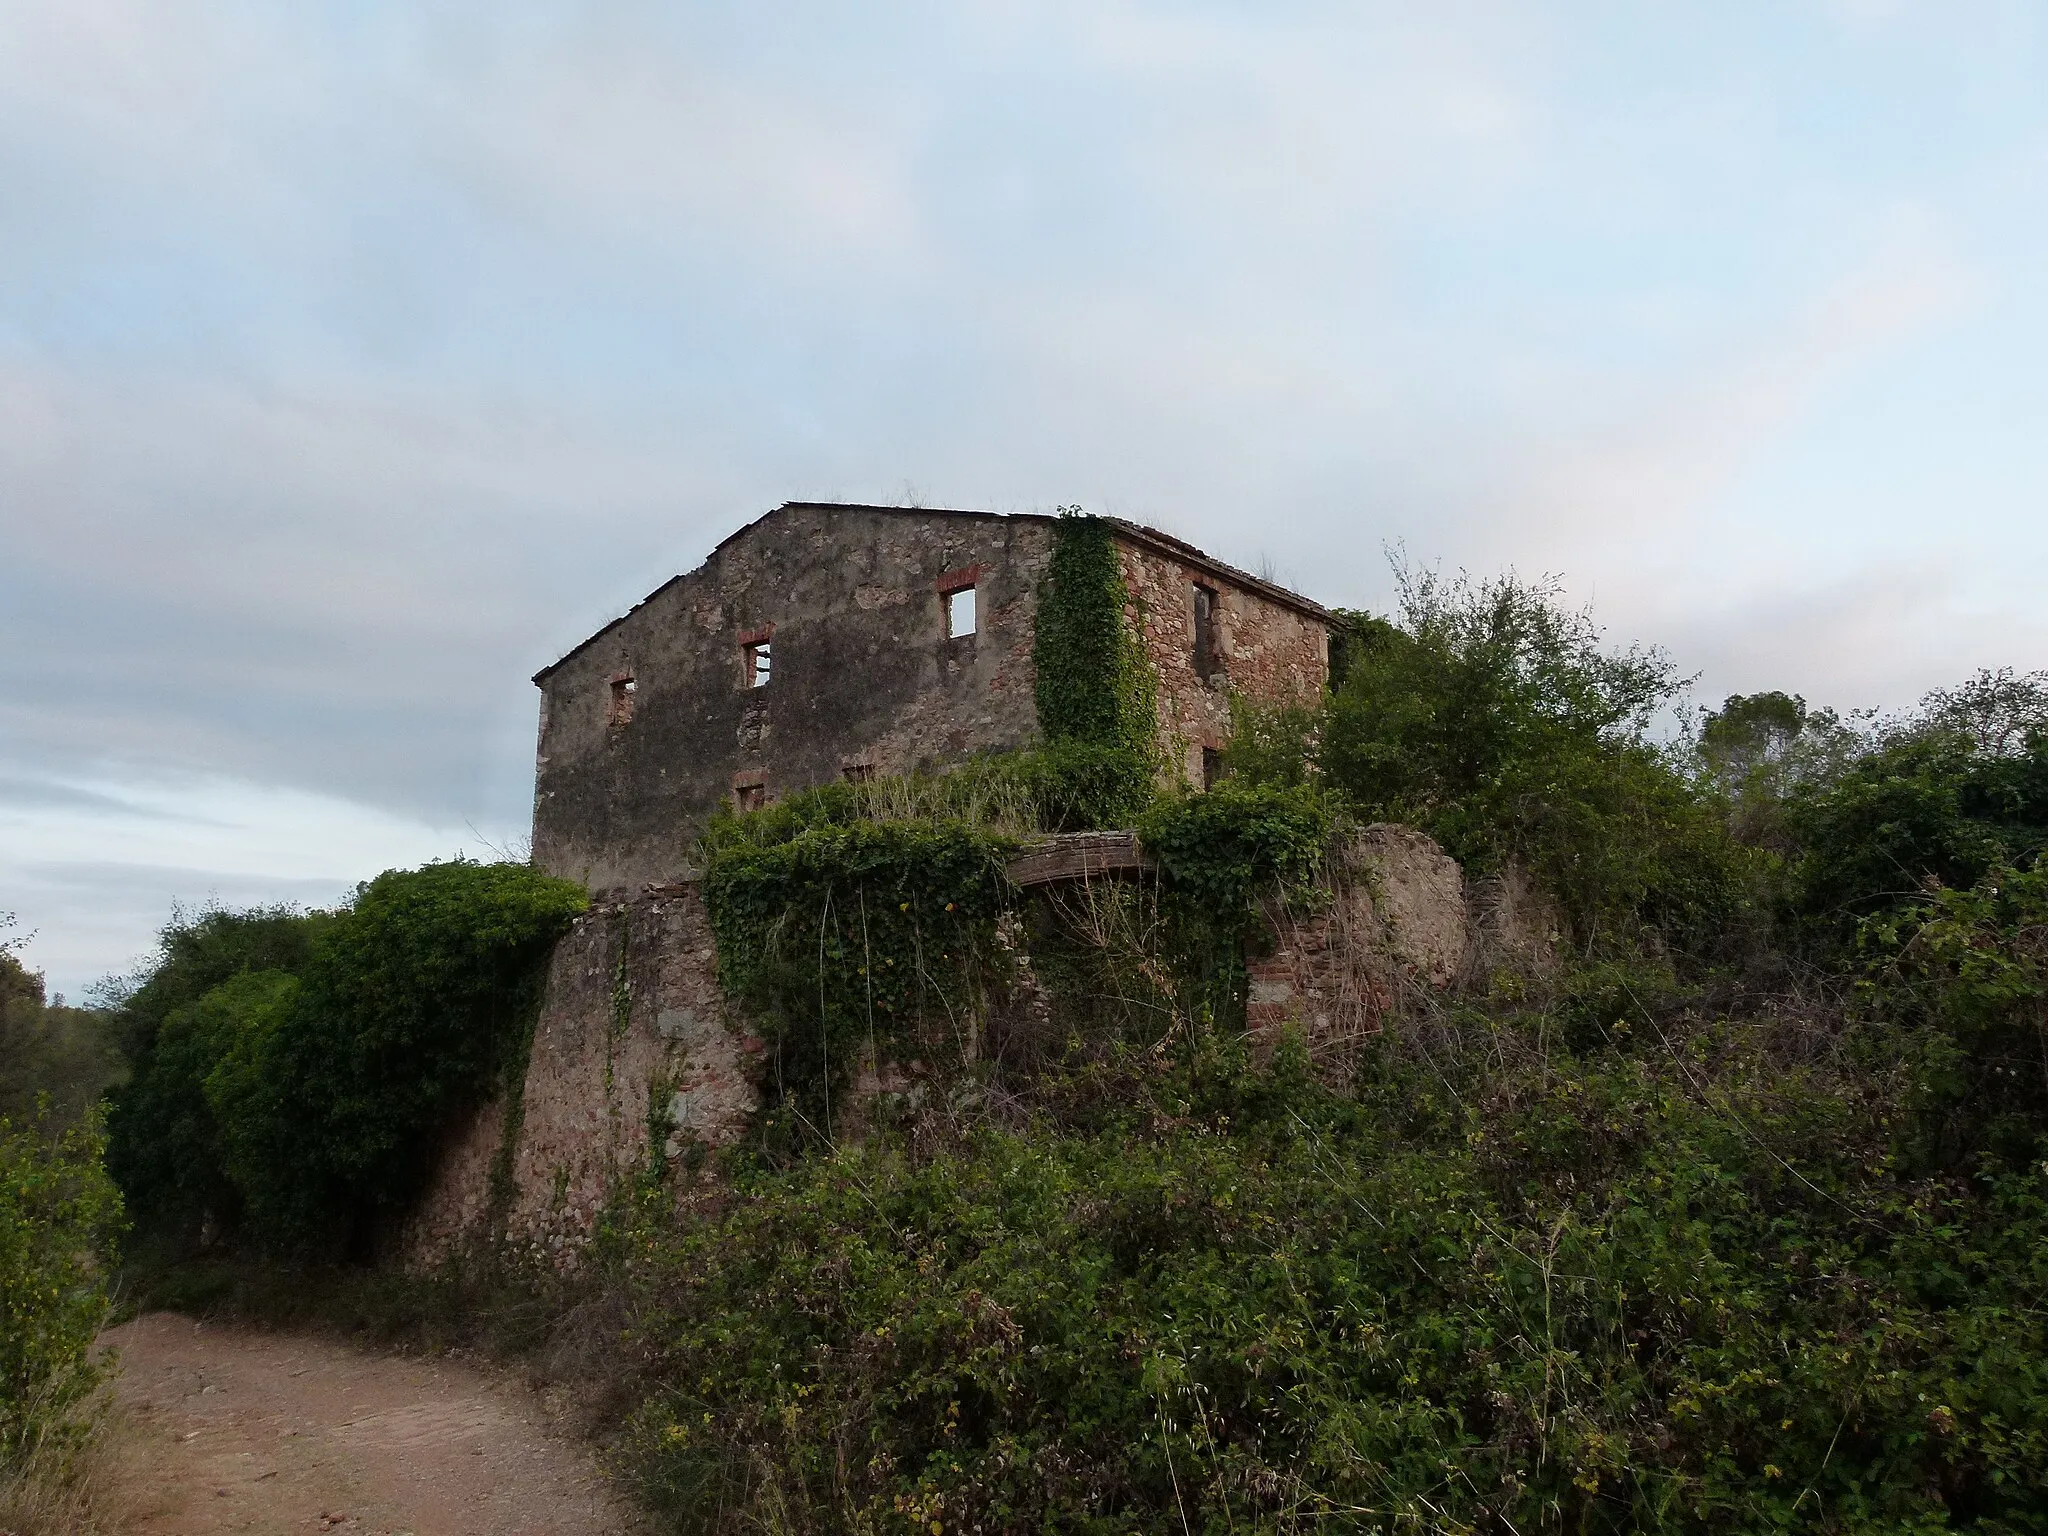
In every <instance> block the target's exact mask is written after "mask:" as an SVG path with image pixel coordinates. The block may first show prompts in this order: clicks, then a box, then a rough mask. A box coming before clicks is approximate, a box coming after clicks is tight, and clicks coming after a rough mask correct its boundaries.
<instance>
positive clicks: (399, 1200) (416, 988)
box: [112, 860, 586, 1252]
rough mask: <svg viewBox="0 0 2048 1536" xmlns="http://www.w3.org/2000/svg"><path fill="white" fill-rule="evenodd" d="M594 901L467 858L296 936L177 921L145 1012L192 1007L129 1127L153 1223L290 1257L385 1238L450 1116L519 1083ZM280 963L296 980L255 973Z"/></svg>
mask: <svg viewBox="0 0 2048 1536" xmlns="http://www.w3.org/2000/svg"><path fill="white" fill-rule="evenodd" d="M585 899H586V898H585V896H584V894H583V891H582V889H581V888H580V887H578V886H575V885H572V884H570V883H568V882H566V881H561V880H551V879H549V878H547V877H546V876H543V875H540V874H537V873H535V872H534V871H533V870H531V869H528V868H525V867H524V866H520V865H510V864H473V863H468V862H466V861H462V860H457V861H455V862H453V863H448V864H430V865H427V866H426V867H425V868H422V869H417V870H409V871H388V872H386V873H385V874H383V875H380V876H379V877H378V878H377V879H376V880H374V881H371V882H369V883H368V884H367V885H364V886H362V887H361V888H360V889H359V890H358V891H357V893H356V898H355V901H354V903H353V904H352V905H351V906H350V907H349V908H348V909H346V910H345V911H343V912H340V913H334V914H323V915H321V916H320V917H319V918H317V919H310V918H305V917H296V918H294V919H292V920H293V921H296V922H297V923H298V924H299V925H300V928H299V929H298V930H297V931H294V930H292V929H291V928H290V927H289V926H288V923H287V920H286V914H281V913H277V912H274V911H269V912H257V913H251V914H233V913H209V914H207V915H206V917H205V918H204V919H203V920H202V923H201V924H200V925H198V927H199V932H198V933H197V934H196V935H190V934H188V932H187V930H185V929H182V928H179V927H178V926H177V925H175V924H174V925H173V929H172V930H170V931H169V932H170V933H171V935H173V936H174V937H173V938H172V939H167V942H166V945H165V953H164V958H163V961H162V962H161V965H160V967H159V970H158V971H157V972H155V973H151V974H149V975H147V976H146V977H144V978H143V979H142V981H141V982H140V984H139V985H138V986H137V987H136V988H135V989H134V991H133V992H132V993H131V995H130V1000H129V1001H130V1006H131V1007H133V1006H134V999H135V998H137V997H140V998H142V999H144V1000H145V1002H146V1003H149V1004H151V1005H152V1007H151V1010H150V1011H153V1005H154V1003H155V1002H156V1001H158V1000H163V999H170V998H176V999H178V1001H177V1002H176V1003H175V1005H174V1006H172V1007H170V1008H168V1009H167V1010H166V1011H164V1012H163V1014H162V1016H161V1017H160V1018H158V1019H156V1020H155V1022H154V1025H153V1029H152V1030H151V1033H150V1045H149V1048H148V1050H147V1052H146V1054H145V1055H144V1056H143V1057H142V1058H141V1060H139V1061H138V1063H137V1067H136V1075H135V1078H134V1080H133V1082H132V1083H131V1084H130V1085H129V1086H128V1088H127V1089H126V1090H125V1091H124V1092H123V1094H122V1096H121V1099H120V1102H119V1104H118V1106H117V1111H116V1118H115V1120H114V1130H115V1132H116V1138H115V1147H114V1151H115V1153H116V1154H117V1155H116V1156H115V1157H114V1158H113V1159H112V1161H113V1165H114V1168H115V1172H116V1174H117V1176H118V1177H119V1178H120V1180H121V1183H122V1187H123V1188H124V1189H125V1190H127V1191H128V1192H129V1194H130V1197H131V1199H132V1201H133V1203H134V1206H135V1209H136V1210H137V1212H138V1214H139V1215H140V1216H142V1217H144V1218H145V1219H147V1220H148V1221H149V1222H150V1223H151V1224H152V1225H153V1226H157V1227H160V1228H165V1229H168V1230H171V1231H182V1232H185V1233H190V1232H191V1231H193V1230H195V1228H198V1229H202V1230H203V1228H204V1226H205V1225H206V1224H207V1223H208V1218H211V1225H213V1226H216V1227H222V1228H225V1227H227V1226H229V1225H231V1224H234V1223H236V1222H239V1223H240V1225H241V1230H242V1231H243V1232H244V1233H245V1234H246V1235H248V1236H250V1237H253V1238H255V1239H256V1240H258V1241H259V1242H261V1243H263V1244H265V1245H268V1246H272V1247H277V1248H295V1249H307V1250H322V1249H324V1250H326V1251H329V1252H334V1251H339V1250H340V1249H342V1248H344V1247H346V1246H348V1245H350V1244H358V1245H359V1244H361V1243H363V1242H367V1241H369V1240H370V1239H371V1238H372V1236H373V1235H374V1232H375V1230H376V1225H377V1223H378V1222H379V1221H380V1220H382V1219H384V1218H385V1217H387V1216H389V1215H390V1214H391V1213H393V1212H395V1211H398V1210H400V1209H402V1208H403V1206H404V1204H405V1203H406V1201H407V1200H409V1199H410V1197H411V1196H412V1194H413V1193H414V1192H415V1191H416V1189H417V1187H418V1183H419V1180H420V1178H421V1176H422V1175H423V1174H424V1172H425V1170H426V1166H427V1159H428V1157H429V1155H430V1153H431V1151H432V1147H433V1144H434V1137H435V1135H436V1133H437V1132H438V1131H439V1130H440V1129H441V1127H442V1126H443V1125H445V1123H446V1121H447V1117H448V1116H449V1115H450V1114H452V1113H454V1112H455V1111H456V1110H458V1109H459V1108H461V1107H462V1106H463V1105H465V1104H468V1103H474V1102H476V1101H477V1100H478V1099H481V1098H482V1097H484V1096H486V1095H487V1094H488V1093H489V1092H490V1091H491V1090H492V1088H493V1087H494V1086H496V1085H497V1084H498V1083H499V1082H500V1081H502V1080H504V1079H506V1078H508V1077H510V1076H512V1075H514V1074H515V1073H516V1071H518V1070H523V1067H524V1051H525V1048H526V1042H527V1034H528V1031H529V1030H530V1029H531V1025H532V1019H533V1012H534V1009H535V1007H536V1006H537V1003H538V999H539V984H540V980H541V974H542V970H543V968H544V965H545V961H546V958H547V955H548V952H549V949H550V947H551V946H552V944H553V942H554V939H555V938H556V936H557V935H558V934H560V933H561V932H562V930H563V929H564V928H565V927H566V926H567V925H568V923H569V922H570V920H571V919H572V918H574V917H575V915H576V914H577V913H578V912H580V911H581V910H582V909H583V906H584V902H585ZM269 957H282V958H285V959H288V960H290V961H292V962H293V963H294V967H295V969H287V968H284V967H258V966H256V965H254V964H252V963H250V962H252V961H254V960H258V959H262V958H269ZM231 962H239V963H238V964H235V963H231ZM202 980H204V981H207V982H208V983H209V984H208V985H207V986H206V987H205V988H204V990H196V991H195V989H196V987H197V984H198V982H199V981H202ZM137 1012H138V1013H139V1014H143V1016H144V1017H147V1014H146V1013H144V1011H143V1010H140V1009H138V1010H137Z"/></svg>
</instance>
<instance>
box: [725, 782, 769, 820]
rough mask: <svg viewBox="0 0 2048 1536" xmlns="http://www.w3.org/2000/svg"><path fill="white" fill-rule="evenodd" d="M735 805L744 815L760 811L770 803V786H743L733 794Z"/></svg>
mask: <svg viewBox="0 0 2048 1536" xmlns="http://www.w3.org/2000/svg"><path fill="white" fill-rule="evenodd" d="M732 799H733V804H734V805H735V806H737V807H738V808H739V810H740V811H741V812H742V813H745V812H747V811H758V810H760V809H761V807H762V806H764V805H766V804H767V803H768V786H767V785H765V784H742V785H741V786H740V787H739V788H738V789H736V790H734V791H733V792H732Z"/></svg>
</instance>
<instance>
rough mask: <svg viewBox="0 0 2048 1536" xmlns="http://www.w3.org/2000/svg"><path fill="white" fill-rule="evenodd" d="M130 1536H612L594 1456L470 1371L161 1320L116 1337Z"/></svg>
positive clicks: (624, 1527) (320, 1341)
mask: <svg viewBox="0 0 2048 1536" xmlns="http://www.w3.org/2000/svg"><path fill="white" fill-rule="evenodd" d="M105 1342H106V1343H108V1344H111V1345H112V1346H114V1347H115V1348H116V1349H118V1350H120V1352H121V1361H122V1370H121V1374H120V1377H119V1379H118V1381H117V1383H116V1387H115V1395H116V1398H117V1401H118V1403H119V1405H120V1412H121V1416H122V1417H123V1419H124V1420H125V1421H126V1425H127V1430H126V1433H125V1434H124V1435H123V1437H122V1443H123V1451H122V1454H121V1457H120V1472H119V1477H120V1480H121V1482H122V1484H123V1485H124V1486H123V1488H122V1497H121V1500H120V1502H121V1505H122V1506H123V1510H124V1514H123V1518H122V1521H121V1529H122V1531H123V1532H124V1533H132V1536H201V1533H212V1532H216V1531H218V1532H255V1533H259V1536H265V1533H272V1532H275V1533H280V1536H283V1533H292V1536H304V1533H307V1532H332V1533H335V1536H405V1533H410V1536H614V1533H623V1532H625V1531H628V1530H629V1529H631V1524H630V1522H629V1521H628V1520H627V1518H626V1516H625V1513H624V1505H623V1502H622V1501H620V1500H618V1499H616V1498H615V1497H614V1496H613V1495H612V1494H611V1492H610V1491H609V1490H608V1489H607V1487H606V1485H605V1482H604V1479H603V1477H602V1475H601V1474H600V1473H599V1472H598V1470H597V1468H596V1466H595V1465H594V1464H593V1462H592V1460H591V1458H590V1456H589V1454H588V1452H587V1451H586V1450H585V1449H584V1448H582V1447H580V1446H576V1445H572V1444H570V1443H568V1442H566V1441H564V1440H562V1439H559V1438H556V1437H555V1436H553V1435H551V1434H550V1433H549V1431H548V1429H547V1427H546V1425H547V1414H546V1411H545V1409H544V1407H543V1405H542V1404H541V1402H540V1400H539V1399H538V1398H537V1397H536V1396H535V1395H534V1394H533V1393H532V1392H530V1391H528V1390H527V1389H525V1388H524V1387H522V1386H520V1385H518V1384H517V1383H516V1382H513V1381H509V1380H507V1379H506V1378H505V1377H503V1376H502V1375H499V1374H497V1373H494V1372H492V1371H489V1370H486V1369H484V1368H482V1367H479V1366H477V1365H474V1364H470V1363H467V1362H464V1361H460V1360H451V1359H446V1358H438V1359H437V1358H414V1357H405V1356H391V1355H378V1354H371V1353H368V1352H365V1351H362V1350H358V1349H354V1348H351V1347H350V1346H348V1345H346V1344H343V1343H339V1342H336V1341H334V1340H332V1339H324V1338H319V1337H315V1336H308V1335H304V1334H283V1333H266V1332H263V1331H260V1330H257V1329H253V1328H247V1327H241V1326H229V1325H221V1324H214V1323H199V1322H194V1321H193V1320H192V1319H191V1318H189V1317H181V1316H179V1315H178V1314H176V1313H172V1312H155V1313H150V1314H148V1315H147V1316H144V1317H140V1318H137V1319H136V1320H135V1321H133V1322H130V1323H125V1324H123V1325H122V1326H121V1327H119V1328H115V1329H112V1330H110V1331H109V1332H108V1333H107V1334H106V1336H105Z"/></svg>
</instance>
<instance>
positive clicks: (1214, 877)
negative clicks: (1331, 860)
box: [1138, 780, 1333, 1025]
mask: <svg viewBox="0 0 2048 1536" xmlns="http://www.w3.org/2000/svg"><path fill="white" fill-rule="evenodd" d="M1332 829H1333V818H1332V815H1331V812H1330V808H1329V806H1328V804H1327V802H1326V801H1324V800H1323V799H1322V797H1320V796H1319V795H1318V794H1316V792H1315V791H1314V790H1313V789H1309V788H1299V787H1297V788H1276V787H1273V786H1268V785H1251V784H1242V783H1238V782H1236V781H1234V780H1225V781H1224V782H1223V783H1221V784H1218V785H1217V786H1216V787H1215V788H1213V789H1211V790H1209V791H1207V792H1206V793H1204V794H1199V795H1181V796H1178V797H1175V798H1172V799H1168V800H1164V801H1161V802H1160V803H1159V804H1158V805H1157V806H1155V807H1154V808H1153V809H1152V810H1151V811H1150V812H1148V813H1147V814H1146V816H1145V817H1144V819H1143V820H1142V821H1141V822H1140V823H1139V826H1138V837H1139V840H1140V841H1141V842H1142V843H1143V845H1144V848H1145V851H1146V852H1147V853H1149V854H1151V855H1152V857H1153V858H1154V859H1156V860H1158V862H1159V870H1160V873H1161V875H1162V876H1163V877H1164V880H1163V889H1162V891H1161V895H1160V914H1161V916H1163V917H1164V918H1165V919H1166V920H1167V939H1168V950H1169V953H1168V957H1167V958H1168V960H1169V963H1170V965H1171V968H1172V970H1173V973H1174V975H1175V977H1176V979H1177V981H1178V983H1179V985H1180V987H1181V989H1182V991H1183V994H1184V1006H1185V1009H1186V1011H1187V1013H1188V1014H1189V1016H1190V1017H1192V1018H1195V1019H1197V1020H1199V1021H1200V1022H1202V1023H1204V1024H1216V1023H1228V1024H1233V1025H1234V1024H1236V1023H1237V1022H1238V1021H1240V1020H1241V1019H1242V1017H1243V1013H1244V1001H1245V991H1246V987H1247V983H1248V969H1247V964H1246V962H1247V958H1248V955H1249V953H1250V951H1251V949H1252V947H1253V946H1255V945H1256V944H1258V943H1259V942H1261V940H1262V937H1263V933H1262V925H1261V922H1260V918H1259V908H1258V900H1259V897H1260V896H1261V894H1263V893H1267V892H1276V891H1277V892H1279V893H1281V894H1283V895H1289V896H1293V895H1296V894H1298V893H1301V892H1302V891H1304V889H1305V888H1307V887H1308V886H1309V885H1310V884H1311V883H1312V882H1313V881H1314V879H1315V878H1316V875H1317V874H1318V872H1319V871H1320V870H1321V868H1322V863H1323V855H1324V852H1325V850H1326V849H1327V848H1328V846H1329V842H1330V838H1331V834H1332Z"/></svg>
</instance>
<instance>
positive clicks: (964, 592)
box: [946, 587, 974, 640]
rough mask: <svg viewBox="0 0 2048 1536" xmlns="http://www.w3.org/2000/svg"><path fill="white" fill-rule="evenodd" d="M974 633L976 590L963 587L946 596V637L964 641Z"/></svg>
mask: <svg viewBox="0 0 2048 1536" xmlns="http://www.w3.org/2000/svg"><path fill="white" fill-rule="evenodd" d="M973 633H974V588H972V587H961V588H960V589H959V590H958V591H955V592H948V593H947V594H946V637H947V638H948V639H950V640H960V639H964V638H965V637H966V636H968V635H971V634H973Z"/></svg>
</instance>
